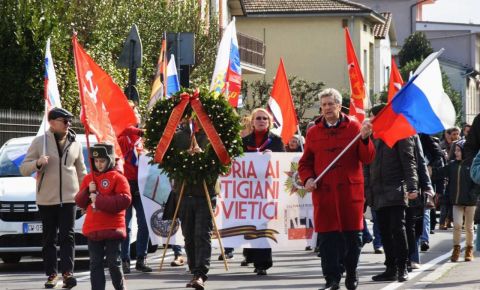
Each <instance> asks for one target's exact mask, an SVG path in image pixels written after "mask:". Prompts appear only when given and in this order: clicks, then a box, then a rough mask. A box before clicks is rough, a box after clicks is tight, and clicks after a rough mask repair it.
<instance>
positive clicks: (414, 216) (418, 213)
mask: <svg viewBox="0 0 480 290" xmlns="http://www.w3.org/2000/svg"><path fill="white" fill-rule="evenodd" d="M423 210H424V209H423V206H414V207H407V208H405V231H406V234H407V244H408V260H409V261H410V258H411V257H412V255H413V254H414V253H415V248H416V247H418V246H417V241H418V240H419V239H420V236H421V235H422V231H423Z"/></svg>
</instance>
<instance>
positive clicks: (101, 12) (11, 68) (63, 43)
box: [0, 0, 219, 115]
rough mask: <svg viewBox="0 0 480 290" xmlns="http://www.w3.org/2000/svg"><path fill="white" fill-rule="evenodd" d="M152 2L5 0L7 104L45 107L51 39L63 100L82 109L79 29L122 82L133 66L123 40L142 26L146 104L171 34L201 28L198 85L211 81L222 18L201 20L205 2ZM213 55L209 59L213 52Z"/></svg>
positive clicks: (0, 52) (0, 67) (0, 21)
mask: <svg viewBox="0 0 480 290" xmlns="http://www.w3.org/2000/svg"><path fill="white" fill-rule="evenodd" d="M169 2H170V4H169V5H167V4H166V3H167V1H158V0H144V1H134V2H132V1H127V0H90V1H87V0H74V1H50V0H2V1H1V2H0V16H1V18H0V76H1V79H0V91H1V92H2V98H0V107H4V108H14V109H27V110H36V111H42V110H43V105H42V100H43V74H44V69H43V65H44V62H43V58H44V55H45V44H46V41H47V38H48V37H51V51H52V56H53V60H54V64H55V70H56V73H57V80H58V84H59V91H60V96H61V101H62V105H63V106H64V107H66V108H67V109H69V110H71V111H72V112H74V113H75V114H76V115H78V113H79V109H80V105H79V97H78V87H77V81H76V77H75V69H74V66H73V53H72V45H71V37H72V32H73V30H75V31H76V32H77V33H78V40H79V43H80V44H81V45H82V46H83V47H84V48H85V49H86V51H87V52H88V53H89V54H90V56H91V57H92V58H93V59H94V60H95V62H96V63H97V64H99V65H100V66H101V67H102V68H103V69H104V70H105V71H106V72H107V73H108V74H109V75H110V76H112V78H113V79H114V80H115V82H116V83H117V84H118V85H119V86H120V87H122V88H123V87H125V86H126V84H127V82H128V70H126V69H118V68H116V67H115V64H116V62H117V60H118V57H119V54H120V51H121V50H122V47H123V42H124V40H125V38H126V37H127V35H128V32H129V31H130V27H131V26H132V25H133V24H137V26H138V29H139V33H140V37H141V39H142V45H143V66H142V68H140V69H139V70H138V72H137V76H138V83H137V88H138V90H139V93H140V98H141V105H145V103H146V101H147V99H148V98H149V96H150V90H151V84H152V79H153V76H154V74H155V67H156V63H157V60H158V56H159V53H160V46H161V36H162V33H163V32H164V31H166V32H194V33H195V36H196V39H195V44H196V51H195V56H196V64H195V65H194V66H193V67H192V68H191V78H190V80H191V84H192V87H195V86H198V85H199V84H202V83H203V84H204V83H208V82H209V80H210V78H211V74H212V71H213V66H214V64H215V58H214V57H210V56H212V55H215V54H216V44H217V42H218V39H219V33H218V27H217V25H216V21H215V20H214V19H212V21H210V26H209V27H208V29H207V25H208V24H207V22H206V21H204V20H201V19H200V17H199V15H200V14H201V13H200V12H201V8H200V7H199V6H198V1H195V0H185V1H169ZM207 56H209V57H207Z"/></svg>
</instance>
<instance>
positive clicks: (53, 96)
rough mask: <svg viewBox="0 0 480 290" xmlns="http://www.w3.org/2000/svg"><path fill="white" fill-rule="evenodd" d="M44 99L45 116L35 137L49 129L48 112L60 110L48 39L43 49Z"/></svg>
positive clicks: (60, 105)
mask: <svg viewBox="0 0 480 290" xmlns="http://www.w3.org/2000/svg"><path fill="white" fill-rule="evenodd" d="M44 86H45V87H44V98H45V116H44V120H43V121H42V124H41V125H40V128H39V129H38V133H37V136H40V135H42V134H44V133H45V131H46V130H48V128H49V127H50V126H49V124H48V121H47V115H48V112H49V111H50V110H51V109H52V108H54V107H58V108H61V107H62V104H61V103H60V93H59V92H58V85H57V75H56V74H55V67H54V66H53V59H52V53H51V52H50V38H49V39H48V40H47V46H46V48H45V81H44Z"/></svg>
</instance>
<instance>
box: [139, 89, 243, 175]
mask: <svg viewBox="0 0 480 290" xmlns="http://www.w3.org/2000/svg"><path fill="white" fill-rule="evenodd" d="M184 92H186V93H189V94H193V92H194V90H192V89H182V90H181V91H179V92H177V93H176V94H175V95H173V96H172V97H171V98H169V99H166V100H165V99H163V100H159V101H157V103H156V104H155V105H154V107H153V108H152V110H151V112H150V115H149V117H148V118H147V120H146V123H145V129H146V130H145V138H144V140H145V148H146V149H147V150H148V151H149V153H148V155H149V156H152V157H153V155H154V154H155V149H156V147H157V144H158V142H159V140H160V138H161V137H162V135H163V132H164V131H165V127H166V125H167V122H168V119H169V117H170V114H171V113H172V111H173V108H174V107H175V106H176V105H178V104H179V103H180V101H181V98H180V95H181V94H182V93H184ZM199 93H200V95H199V99H200V101H201V102H202V105H203V108H204V110H205V112H206V113H207V115H208V117H209V118H210V120H211V122H212V124H213V126H214V127H215V130H216V131H217V133H218V135H219V136H220V139H222V142H223V144H224V145H225V148H226V149H227V152H228V154H229V155H230V158H231V159H232V160H233V159H234V158H235V157H237V156H239V155H241V154H242V153H243V146H242V138H241V137H240V130H241V124H240V117H239V116H238V115H237V113H236V112H235V111H234V109H233V108H232V106H230V104H229V103H228V102H227V100H225V98H224V97H223V96H218V94H217V93H213V92H209V91H208V89H206V88H200V89H199ZM192 112H193V110H192V108H191V106H190V105H188V106H187V107H186V108H185V111H184V113H183V116H182V119H183V118H184V117H186V116H188V117H191V116H192ZM152 162H153V160H152ZM158 167H159V168H160V169H163V170H164V171H165V172H166V173H167V175H168V177H169V178H171V179H176V180H191V181H193V183H198V182H202V180H205V181H207V183H210V182H213V181H215V180H216V179H217V178H218V176H219V175H222V174H226V173H227V172H228V170H229V169H230V164H228V165H223V164H221V162H220V161H219V159H218V156H217V154H216V153H215V150H214V149H213V147H212V146H211V144H208V146H207V147H206V148H205V149H204V151H203V152H202V153H197V154H194V155H190V154H189V153H187V152H186V151H183V150H179V149H177V148H173V147H172V146H171V145H170V146H169V148H168V149H167V151H166V153H165V156H164V158H163V161H162V163H161V164H158Z"/></svg>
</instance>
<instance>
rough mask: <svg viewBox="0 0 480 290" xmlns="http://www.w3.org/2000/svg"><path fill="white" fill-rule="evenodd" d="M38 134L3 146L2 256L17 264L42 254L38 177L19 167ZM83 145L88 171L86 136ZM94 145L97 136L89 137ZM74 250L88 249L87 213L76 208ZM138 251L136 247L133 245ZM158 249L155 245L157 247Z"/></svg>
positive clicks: (0, 152) (0, 160) (0, 196)
mask: <svg viewBox="0 0 480 290" xmlns="http://www.w3.org/2000/svg"><path fill="white" fill-rule="evenodd" d="M34 138H35V136H31V137H22V138H13V139H10V140H8V141H7V142H6V143H5V144H4V145H3V146H2V148H1V149H0V258H1V259H2V260H3V262H4V263H18V262H19V261H20V259H21V257H22V256H28V255H41V252H42V222H41V218H40V214H39V211H38V207H37V205H36V203H35V200H36V199H35V195H36V192H35V178H34V177H33V176H32V177H25V176H22V174H21V173H20V170H19V166H20V164H21V163H22V161H23V158H24V157H25V154H26V153H27V150H28V147H29V146H30V144H31V143H32V141H33V139H34ZM77 140H78V141H80V142H81V143H82V144H83V156H84V159H85V165H86V166H87V170H88V171H89V169H90V168H89V166H90V164H89V162H88V151H87V145H86V138H85V135H83V134H78V135H77ZM90 142H91V144H95V143H96V138H95V137H93V136H90ZM75 218H76V220H75V244H76V246H75V249H76V250H77V251H82V250H84V251H85V250H87V239H86V238H85V237H84V236H83V235H82V225H83V221H84V219H85V216H84V215H83V213H82V212H81V211H80V209H77V212H76V216H75ZM136 224H137V222H136V217H135V214H133V218H132V225H134V226H133V227H132V237H131V239H130V241H131V243H134V242H135V241H136V232H137V227H136ZM132 250H133V251H132V252H133V253H134V252H135V247H133V248H132ZM150 250H156V247H155V248H154V249H150Z"/></svg>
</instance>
